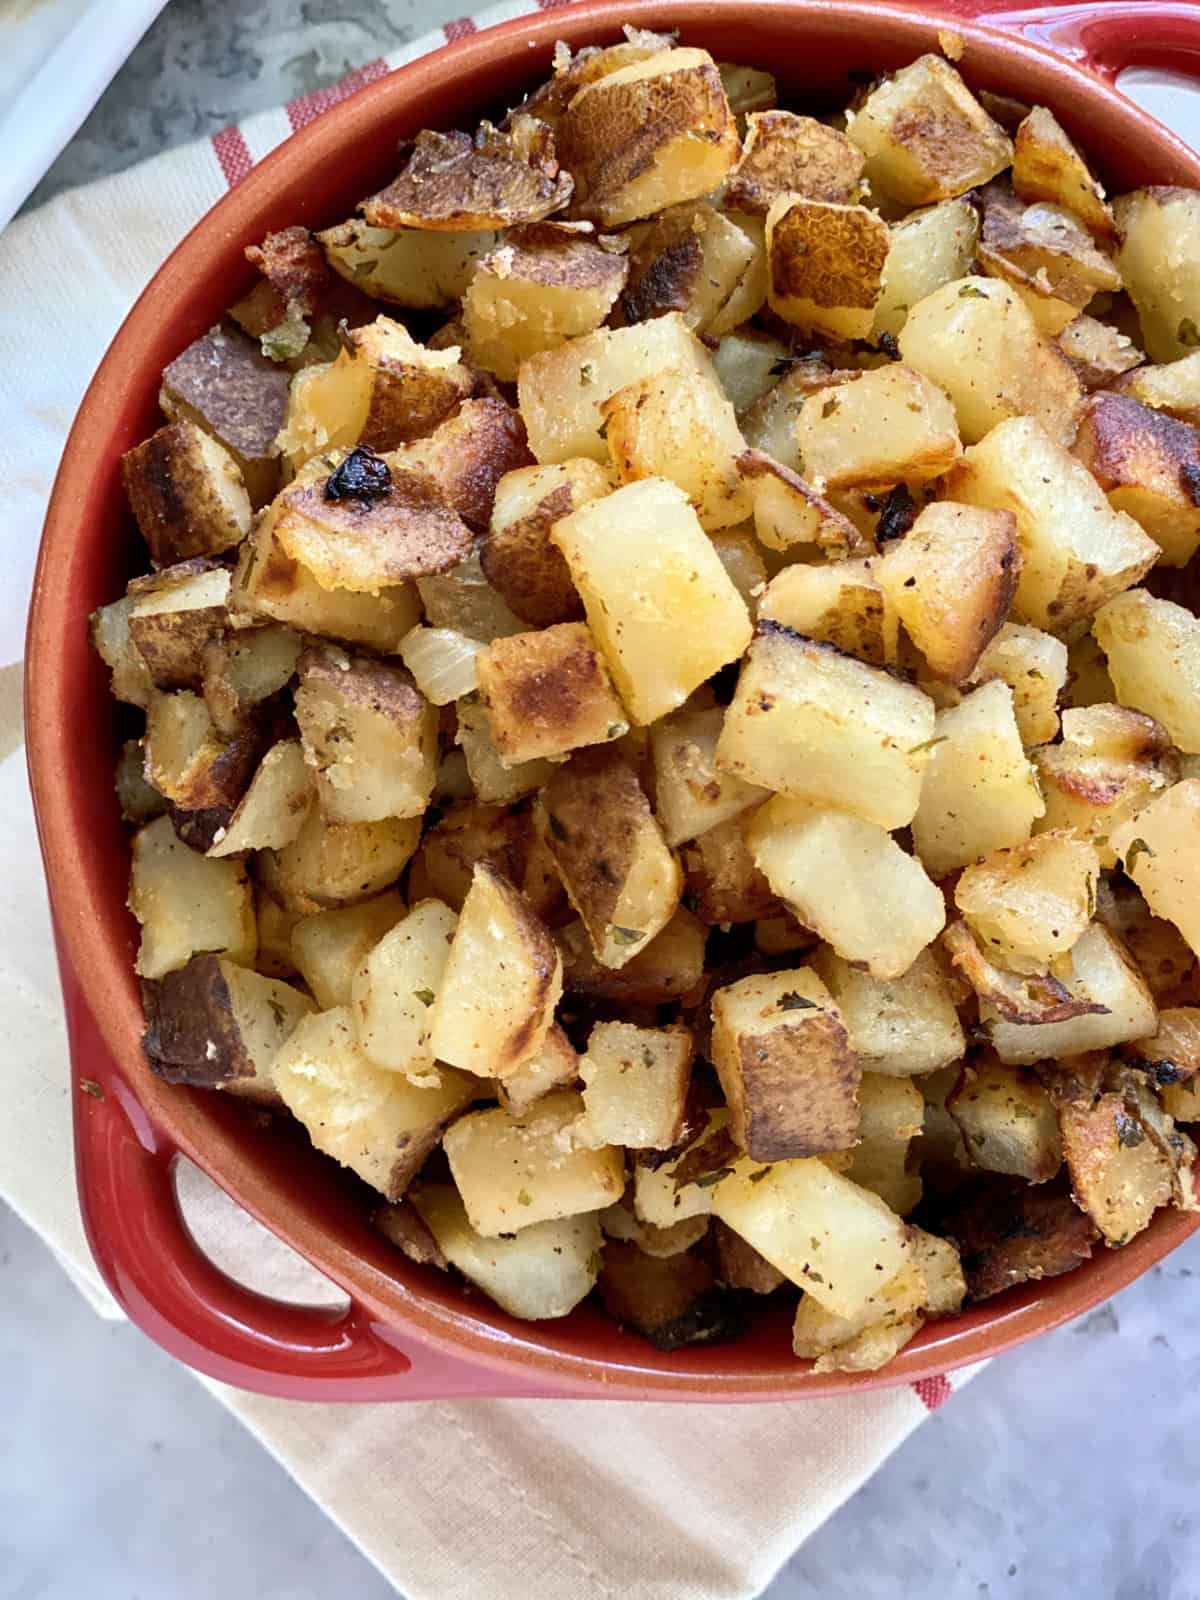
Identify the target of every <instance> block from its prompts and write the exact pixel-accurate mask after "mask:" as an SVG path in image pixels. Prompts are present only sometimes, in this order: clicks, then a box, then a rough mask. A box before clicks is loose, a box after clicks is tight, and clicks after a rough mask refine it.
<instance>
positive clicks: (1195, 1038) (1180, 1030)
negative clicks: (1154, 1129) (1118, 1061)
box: [1121, 1006, 1200, 1109]
mask: <svg viewBox="0 0 1200 1600" xmlns="http://www.w3.org/2000/svg"><path fill="white" fill-rule="evenodd" d="M1121 1054H1122V1056H1123V1057H1124V1058H1125V1060H1126V1061H1127V1062H1129V1064H1130V1066H1133V1067H1136V1068H1137V1070H1138V1071H1139V1072H1144V1073H1145V1074H1146V1077H1147V1079H1148V1080H1149V1081H1150V1083H1152V1084H1154V1085H1155V1086H1156V1087H1157V1088H1160V1089H1165V1088H1167V1087H1168V1086H1169V1085H1171V1084H1178V1083H1185V1084H1189V1083H1191V1082H1192V1081H1193V1079H1195V1078H1196V1076H1197V1075H1198V1074H1200V1009H1198V1008H1197V1007H1195V1006H1169V1007H1168V1008H1167V1009H1166V1010H1165V1011H1160V1012H1159V1013H1158V1028H1157V1030H1156V1031H1155V1032H1154V1033H1153V1034H1151V1036H1150V1037H1149V1038H1148V1039H1135V1040H1133V1041H1132V1042H1130V1043H1129V1044H1125V1045H1122V1047H1121ZM1168 1109H1169V1108H1168Z"/></svg>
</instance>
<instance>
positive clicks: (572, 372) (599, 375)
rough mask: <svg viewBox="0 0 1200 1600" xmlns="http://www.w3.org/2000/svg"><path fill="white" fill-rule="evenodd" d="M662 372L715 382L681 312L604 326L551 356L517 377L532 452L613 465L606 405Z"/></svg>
mask: <svg viewBox="0 0 1200 1600" xmlns="http://www.w3.org/2000/svg"><path fill="white" fill-rule="evenodd" d="M662 372H683V373H688V374H690V375H693V376H694V377H695V378H696V379H698V380H701V379H702V380H705V381H707V380H708V379H709V378H710V376H711V374H712V362H711V359H710V358H709V355H708V352H707V351H706V350H705V348H704V346H703V345H702V344H701V343H700V341H699V340H698V339H697V338H696V337H695V335H694V334H693V333H692V330H691V329H690V328H689V327H688V325H687V323H686V322H685V321H684V319H683V318H682V317H681V316H680V315H679V314H678V313H677V312H670V313H668V315H666V316H663V317H655V318H654V319H653V321H651V322H640V323H637V324H636V325H635V326H634V327H632V328H600V329H598V330H597V331H596V332H595V333H590V334H584V335H583V336H582V337H581V338H579V339H572V340H571V342H570V343H569V344H566V345H563V346H561V347H560V348H559V349H557V350H550V351H547V352H545V353H544V354H543V355H537V356H531V357H530V359H529V360H528V361H527V362H525V364H524V365H523V367H522V368H521V371H520V373H519V374H518V377H517V394H518V396H519V400H520V407H521V415H522V417H523V418H524V419H525V426H526V427H527V428H528V430H529V448H530V449H531V450H532V451H533V453H534V455H535V456H536V457H537V459H538V460H539V461H542V462H560V461H572V460H575V459H577V458H579V457H590V459H591V460H593V461H598V462H600V463H602V464H607V462H608V459H609V452H608V445H607V444H606V443H605V440H604V435H603V433H602V432H601V428H602V427H603V425H604V418H603V416H602V415H601V407H602V406H603V405H604V403H605V401H606V400H608V399H609V397H610V396H611V395H614V394H615V393H616V392H617V390H618V389H624V388H627V387H628V386H629V385H630V384H634V383H638V382H640V381H641V380H642V379H644V378H653V377H656V376H657V375H658V374H659V373H662Z"/></svg>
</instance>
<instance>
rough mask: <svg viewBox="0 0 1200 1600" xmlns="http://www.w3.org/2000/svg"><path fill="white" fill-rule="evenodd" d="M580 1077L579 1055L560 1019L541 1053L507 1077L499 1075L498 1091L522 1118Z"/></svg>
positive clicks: (502, 1101)
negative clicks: (557, 1090)
mask: <svg viewBox="0 0 1200 1600" xmlns="http://www.w3.org/2000/svg"><path fill="white" fill-rule="evenodd" d="M578 1077H579V1057H578V1055H577V1054H576V1053H575V1050H574V1047H573V1046H572V1044H571V1041H570V1040H569V1039H568V1038H567V1036H566V1034H565V1033H564V1032H563V1031H562V1029H561V1028H560V1027H559V1026H558V1024H557V1022H556V1023H553V1024H552V1025H551V1028H550V1032H549V1033H548V1034H547V1035H546V1041H545V1043H544V1044H543V1045H542V1048H541V1049H540V1050H539V1051H538V1053H537V1055H535V1056H530V1058H529V1060H528V1061H522V1063H521V1065H520V1066H519V1067H517V1069H516V1070H515V1071H514V1072H510V1073H509V1075H508V1077H507V1078H497V1080H496V1093H497V1095H498V1096H499V1099H500V1104H501V1105H502V1106H503V1107H504V1109H505V1110H506V1111H507V1112H508V1114H509V1115H510V1116H512V1117H516V1118H518V1119H519V1118H521V1117H523V1116H524V1115H525V1113H526V1112H527V1111H528V1110H529V1108H530V1107H531V1106H532V1105H533V1104H534V1103H535V1102H536V1101H538V1100H541V1099H542V1098H543V1097H544V1096H545V1095H548V1094H549V1093H550V1091H551V1090H552V1089H564V1088H569V1087H571V1086H573V1085H574V1083H575V1081H576V1079H577V1078H578Z"/></svg>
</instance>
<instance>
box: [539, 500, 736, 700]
mask: <svg viewBox="0 0 1200 1600" xmlns="http://www.w3.org/2000/svg"><path fill="white" fill-rule="evenodd" d="M551 539H552V540H553V542H554V544H555V545H557V547H558V548H559V549H560V550H561V551H562V553H563V555H564V556H565V557H566V559H567V565H568V566H569V567H570V569H571V576H572V578H573V579H574V581H575V587H576V588H577V589H578V590H579V592H580V594H581V595H582V596H583V603H584V605H585V607H586V608H587V614H588V623H589V626H590V627H591V630H592V634H593V636H594V637H595V640H596V643H597V644H598V645H599V646H600V649H601V650H602V651H603V652H604V656H605V658H606V660H607V662H608V667H609V670H610V672H611V673H612V676H613V681H614V682H615V684H616V687H617V693H618V694H619V695H620V697H621V699H622V701H623V702H624V703H625V705H626V707H627V708H628V710H629V713H630V716H631V717H632V718H633V721H634V722H636V723H641V724H647V723H651V722H654V721H656V720H657V719H658V718H659V717H661V716H662V715H664V713H666V712H668V711H673V710H674V709H675V707H676V706H679V705H682V704H683V702H684V701H685V700H686V699H687V697H688V695H689V694H691V692H692V690H693V689H695V688H697V687H698V685H700V684H701V683H703V682H704V681H705V679H706V678H709V677H711V676H712V674H713V673H714V672H716V671H717V670H718V669H719V668H720V667H723V666H724V665H725V663H726V662H728V661H734V660H736V659H737V657H738V656H740V655H741V653H742V651H743V650H744V649H745V648H746V645H747V644H748V643H749V640H750V633H751V624H750V618H749V615H748V614H747V611H746V604H745V601H744V600H743V599H742V597H741V595H740V594H738V592H737V590H736V589H735V588H734V586H733V584H732V583H731V582H730V580H729V578H728V576H727V575H726V572H725V568H724V567H723V566H722V565H721V561H720V558H719V556H718V555H717V553H716V551H715V550H714V549H713V547H712V545H711V544H710V542H709V541H708V539H707V538H706V537H705V534H704V529H703V528H702V527H701V525H700V522H699V520H698V518H697V516H696V513H695V511H694V510H693V509H692V507H691V506H690V505H689V504H688V500H687V497H686V495H685V494H684V492H683V490H682V489H680V488H678V487H677V486H676V485H675V484H673V483H669V482H668V481H667V480H666V479H665V478H647V479H645V480H643V481H642V482H640V483H630V484H627V485H626V486H625V487H624V488H623V489H618V490H617V491H616V493H615V494H611V495H608V496H607V497H606V498H605V499H603V500H594V501H592V502H591V504H590V505H585V506H583V507H582V508H581V509H580V510H578V511H575V512H572V513H571V515H570V516H568V517H565V518H563V519H562V521H560V522H556V523H555V525H554V529H553V532H552V533H551Z"/></svg>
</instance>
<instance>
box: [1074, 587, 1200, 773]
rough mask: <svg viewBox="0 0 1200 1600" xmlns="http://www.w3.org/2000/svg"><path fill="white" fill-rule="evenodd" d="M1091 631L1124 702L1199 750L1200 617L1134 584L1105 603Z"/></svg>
mask: <svg viewBox="0 0 1200 1600" xmlns="http://www.w3.org/2000/svg"><path fill="white" fill-rule="evenodd" d="M1092 631H1093V633H1094V634H1095V635H1096V638H1097V639H1098V640H1099V641H1100V645H1101V648H1102V649H1103V651H1104V653H1105V655H1106V656H1107V658H1108V671H1109V676H1110V677H1111V678H1112V681H1113V683H1114V684H1115V685H1116V690H1117V698H1118V699H1119V700H1120V702H1121V704H1122V705H1123V706H1129V707H1135V708H1136V709H1137V710H1138V711H1142V712H1144V713H1145V714H1146V715H1147V716H1150V717H1154V718H1155V719H1156V720H1157V721H1158V722H1160V723H1161V724H1162V725H1163V727H1164V728H1165V729H1166V730H1167V732H1168V733H1169V734H1170V736H1171V740H1172V742H1173V743H1174V744H1175V745H1177V746H1178V748H1179V749H1180V750H1183V751H1187V752H1191V753H1193V754H1194V753H1195V752H1197V751H1200V619H1197V618H1196V617H1195V616H1193V615H1192V613H1191V612H1190V611H1188V610H1187V609H1186V608H1185V607H1183V606H1179V605H1176V604H1175V603H1174V602H1173V601H1171V600H1159V599H1157V598H1156V597H1155V596H1153V595H1151V594H1149V593H1148V592H1147V591H1146V590H1145V589H1131V590H1129V591H1128V592H1127V593H1125V594H1120V595H1117V596H1116V597H1115V598H1114V599H1112V600H1110V601H1109V602H1108V604H1107V605H1106V606H1104V608H1103V609H1102V610H1101V611H1100V612H1099V613H1098V614H1097V616H1096V620H1095V622H1094V624H1093V626H1092Z"/></svg>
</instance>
